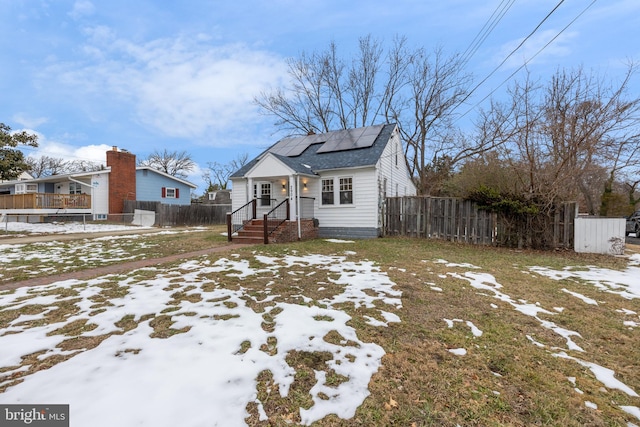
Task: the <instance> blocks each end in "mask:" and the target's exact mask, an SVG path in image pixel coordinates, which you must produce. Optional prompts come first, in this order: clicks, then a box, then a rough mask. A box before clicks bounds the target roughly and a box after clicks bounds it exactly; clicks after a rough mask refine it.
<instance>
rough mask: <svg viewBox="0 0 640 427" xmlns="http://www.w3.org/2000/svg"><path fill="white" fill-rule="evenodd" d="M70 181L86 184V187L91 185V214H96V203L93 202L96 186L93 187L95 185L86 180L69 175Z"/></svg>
mask: <svg viewBox="0 0 640 427" xmlns="http://www.w3.org/2000/svg"><path fill="white" fill-rule="evenodd" d="M92 176H93V175H92ZM69 181H71V182H75V183H76V184H80V185H84V186H85V187H89V188H90V189H91V215H94V214H95V212H94V204H93V199H94V194H93V189H94V187H93V185H91V184H87V183H86V182H82V181H79V180H77V179H75V178H73V177H71V176H70V177H69ZM94 218H95V217H94Z"/></svg>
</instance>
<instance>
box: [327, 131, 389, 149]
mask: <svg viewBox="0 0 640 427" xmlns="http://www.w3.org/2000/svg"><path fill="white" fill-rule="evenodd" d="M383 126H384V125H378V126H369V127H365V128H358V129H348V130H341V131H337V132H333V133H332V134H331V136H330V137H329V139H327V141H326V142H325V143H324V144H323V145H322V147H320V149H319V150H318V153H331V152H334V151H346V150H353V149H356V148H366V147H371V146H372V145H373V143H374V142H375V141H376V138H377V137H378V135H379V134H380V131H381V130H382V128H383Z"/></svg>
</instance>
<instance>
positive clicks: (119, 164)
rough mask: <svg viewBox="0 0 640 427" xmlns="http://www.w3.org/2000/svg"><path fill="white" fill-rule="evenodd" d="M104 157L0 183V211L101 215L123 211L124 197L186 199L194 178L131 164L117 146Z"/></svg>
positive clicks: (133, 161)
mask: <svg viewBox="0 0 640 427" xmlns="http://www.w3.org/2000/svg"><path fill="white" fill-rule="evenodd" d="M106 157H107V167H106V168H105V169H103V170H98V171H89V172H78V173H72V174H64V175H52V176H48V177H44V178H34V179H27V180H16V181H7V182H2V183H0V214H21V215H35V216H39V217H43V216H46V215H52V214H91V215H92V216H93V218H94V219H106V218H107V217H108V215H111V214H113V215H115V214H121V213H123V210H124V201H125V200H140V201H157V202H162V203H164V204H179V205H189V204H190V203H191V190H192V189H194V188H196V186H195V185H194V184H192V183H190V182H188V181H185V180H183V179H180V178H176V177H174V176H171V175H168V174H166V173H164V172H160V171H158V170H155V169H152V168H149V167H136V156H135V155H134V154H131V153H129V152H127V151H125V150H118V148H117V147H113V149H112V150H109V151H107V153H106Z"/></svg>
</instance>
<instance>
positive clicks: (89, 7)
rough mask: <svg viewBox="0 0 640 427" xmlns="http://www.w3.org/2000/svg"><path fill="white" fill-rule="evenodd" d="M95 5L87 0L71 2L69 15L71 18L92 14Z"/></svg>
mask: <svg viewBox="0 0 640 427" xmlns="http://www.w3.org/2000/svg"><path fill="white" fill-rule="evenodd" d="M95 9H96V8H95V6H94V5H93V3H91V2H90V1H88V0H78V1H76V2H75V3H74V4H73V8H72V9H71V12H69V16H71V17H72V18H73V19H80V18H82V17H83V16H88V15H93V13H94V12H95Z"/></svg>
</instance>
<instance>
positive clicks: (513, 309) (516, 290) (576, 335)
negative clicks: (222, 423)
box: [0, 229, 640, 426]
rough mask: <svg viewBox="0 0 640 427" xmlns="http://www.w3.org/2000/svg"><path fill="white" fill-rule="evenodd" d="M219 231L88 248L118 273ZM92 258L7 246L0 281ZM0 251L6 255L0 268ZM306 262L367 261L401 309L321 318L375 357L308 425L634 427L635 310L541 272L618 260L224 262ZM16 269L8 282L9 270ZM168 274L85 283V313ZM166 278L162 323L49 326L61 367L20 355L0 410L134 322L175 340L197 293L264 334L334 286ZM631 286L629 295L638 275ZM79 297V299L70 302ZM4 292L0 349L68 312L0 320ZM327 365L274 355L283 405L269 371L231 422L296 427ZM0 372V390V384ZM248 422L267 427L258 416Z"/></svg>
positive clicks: (363, 252)
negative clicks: (282, 364)
mask: <svg viewBox="0 0 640 427" xmlns="http://www.w3.org/2000/svg"><path fill="white" fill-rule="evenodd" d="M220 231H222V230H218V229H214V230H208V231H205V232H196V233H178V234H160V235H155V234H149V235H145V236H140V237H138V238H135V239H133V238H132V239H129V240H127V239H124V238H123V239H118V240H113V241H102V243H99V245H102V247H103V254H104V256H103V259H111V261H109V262H122V260H126V259H128V257H131V256H134V257H140V256H141V257H155V256H162V255H167V254H170V253H177V252H180V251H188V250H196V249H201V248H204V247H206V246H207V245H217V244H224V242H225V240H224V239H225V238H224V237H222V236H220V234H219V232H220ZM95 244H97V243H96V242H93V241H77V242H65V243H64V244H59V245H51V246H38V245H27V246H25V247H23V248H21V251H24V252H22V253H23V255H22V256H21V257H20V256H16V261H15V264H14V262H9V263H7V264H5V267H9V268H8V269H7V268H5V269H4V270H3V272H2V274H3V276H2V277H0V279H1V280H17V279H20V278H24V277H26V276H28V275H29V271H30V270H31V271H39V273H37V274H52V272H61V271H66V270H65V268H71V267H68V266H73V267H72V268H83V267H82V266H83V265H86V266H87V267H86V268H89V267H90V266H91V265H95V264H83V262H82V258H81V257H83V256H86V253H87V252H88V251H89V252H91V251H95V250H96V247H94V246H83V248H84V250H79V249H78V246H79V245H95ZM61 245H66V246H64V251H65V253H67V254H68V256H67V257H65V263H57V262H53V261H44V262H42V261H41V262H35V261H29V260H28V259H27V258H30V257H29V256H26V255H24V254H40V255H41V256H40V258H39V259H40V260H42V259H45V258H44V254H46V253H49V252H47V251H51V253H54V254H55V253H58V254H59V253H60V252H57V251H59V250H60V246H61ZM114 245H117V246H118V247H117V248H115V247H114ZM107 247H109V248H111V249H107ZM87 248H88V249H87ZM76 249H78V250H76ZM12 250H13V249H10V248H5V249H3V250H2V251H0V255H3V253H4V254H6V253H9V252H11V251H12ZM16 251H17V249H16ZM16 253H17V252H16ZM116 254H117V256H116ZM307 254H313V255H327V256H334V255H336V254H338V255H341V256H344V257H345V260H346V261H349V262H359V263H364V262H372V263H373V265H375V266H376V267H377V268H379V270H380V271H381V272H382V273H384V274H386V275H387V276H388V278H389V279H390V280H391V281H392V282H394V283H395V286H394V289H395V290H397V291H401V292H402V296H401V303H402V306H401V307H395V308H394V309H390V308H389V307H387V306H386V304H383V303H382V302H381V301H380V300H379V299H374V302H373V305H374V306H372V307H368V306H366V305H361V304H353V303H350V302H348V301H345V302H341V303H339V304H336V305H335V306H333V308H339V309H340V310H342V311H343V312H345V313H346V314H348V315H349V316H350V320H348V322H347V325H348V326H349V327H351V328H353V329H354V330H355V331H356V333H357V338H358V340H360V342H362V343H375V344H377V345H378V346H380V347H382V349H384V352H385V355H384V356H382V359H381V366H380V367H379V369H378V370H377V372H376V373H375V374H374V375H373V376H372V377H371V380H370V382H369V386H368V390H369V392H370V395H369V396H368V397H367V398H366V399H364V402H363V403H362V404H361V405H360V406H359V407H358V409H357V411H356V412H355V415H354V416H353V417H351V418H350V419H346V420H345V419H340V418H338V417H337V416H335V415H329V416H327V417H324V418H323V419H321V420H320V421H317V422H316V423H314V424H313V425H318V426H353V425H363V426H372V425H373V426H389V425H399V426H414V425H415V426H456V425H461V426H505V425H506V426H509V425H511V426H529V425H549V426H585V425H589V426H625V425H632V424H628V423H635V424H639V425H640V420H639V419H637V418H636V417H635V416H633V412H634V409H633V408H636V409H637V408H638V407H640V398H639V397H637V396H635V395H633V393H634V392H633V391H634V390H635V391H638V392H640V369H639V368H638V360H640V335H639V334H640V318H639V316H638V313H640V298H629V295H621V294H620V293H619V291H620V290H621V289H620V288H616V287H615V286H608V285H602V283H600V285H599V286H596V285H594V284H593V283H590V282H588V280H585V279H580V278H578V277H577V275H571V274H566V277H565V278H560V279H559V278H558V277H555V278H554V277H553V273H552V272H553V271H560V272H562V271H564V272H566V271H568V270H566V267H571V270H570V271H574V272H583V273H586V272H589V271H592V270H593V269H594V268H595V267H596V266H597V267H598V268H600V269H604V270H601V271H600V273H604V277H607V274H608V276H610V277H613V276H614V274H615V273H617V272H623V271H626V269H628V268H634V267H629V264H628V260H627V259H624V258H616V257H608V256H595V255H580V254H575V253H573V252H569V251H566V252H565V251H557V252H535V251H516V250H507V249H497V248H487V247H473V246H466V245H459V244H453V243H449V242H440V241H429V240H416V239H401V238H398V239H396V238H384V239H375V240H364V241H355V242H350V243H340V242H330V241H326V240H322V239H318V240H313V241H306V242H298V243H293V244H286V245H269V246H262V245H260V246H247V247H245V248H242V249H240V250H236V251H234V252H233V254H232V259H234V260H236V261H239V260H242V261H246V265H247V266H250V267H251V268H254V269H256V270H257V271H259V270H260V269H261V268H264V265H263V262H262V261H261V260H263V259H268V258H273V259H282V258H283V257H286V256H291V255H296V256H302V255H307ZM222 257H230V254H228V253H227V254H219V255H218V254H216V255H211V256H209V257H208V259H207V260H205V261H202V260H200V261H199V262H209V263H215V262H216V261H217V260H219V259H220V258H222ZM36 258H37V257H34V258H31V260H33V259H36ZM116 258H118V259H119V260H116ZM133 259H135V258H133ZM100 262H101V261H96V263H100ZM18 266H19V267H20V268H15V269H13V267H18ZM533 267H544V268H546V269H547V270H537V269H534V268H533ZM179 268H183V269H184V268H185V267H179V263H176V264H172V265H167V266H163V267H162V269H160V270H158V269H151V270H142V271H137V272H132V273H131V274H129V275H126V276H123V277H113V278H109V279H108V280H104V281H103V282H101V283H100V285H99V286H100V287H101V288H102V289H103V291H102V292H100V294H98V295H94V296H93V297H92V300H91V301H92V303H93V304H94V307H93V308H92V310H94V312H95V313H96V314H99V313H102V312H104V311H108V310H109V308H110V304H111V305H113V301H115V300H114V298H122V297H123V293H124V294H126V293H127V289H126V288H123V287H122V283H124V282H126V283H127V286H131V287H132V288H133V287H134V286H135V285H136V284H145V286H147V285H146V284H147V283H150V282H151V281H152V280H154V277H156V276H157V275H158V274H160V273H159V271H178V269H179ZM545 271H546V272H547V273H549V274H545ZM549 271H551V272H549ZM635 271H636V272H639V271H640V269H637V268H636V270H635ZM607 272H608V273H607ZM167 274H168V273H167ZM172 274H173V273H172ZM184 274H185V275H186V274H187V273H186V272H185V273H184ZM270 274H271V273H270ZM171 277H173V278H172V279H171V281H172V283H174V284H175V291H174V292H173V293H172V296H171V298H172V300H171V301H170V303H169V304H168V305H167V306H166V308H164V309H163V310H162V311H153V310H152V308H149V312H148V313H145V314H143V315H141V316H124V317H122V318H120V319H119V320H118V322H115V324H116V325H117V326H118V328H119V329H118V330H113V331H110V332H108V333H105V334H102V335H95V336H93V337H91V338H86V337H83V336H82V331H84V330H91V329H93V328H95V325H93V326H92V325H91V318H90V317H89V318H83V319H78V320H76V321H74V322H70V323H66V324H65V326H64V328H60V329H58V330H56V331H55V332H52V334H57V335H60V336H63V337H64V340H63V341H62V342H61V343H60V344H58V346H59V348H60V349H62V350H64V351H63V352H60V354H57V355H55V356H52V357H49V358H39V356H41V355H42V352H40V353H34V354H28V355H22V356H23V357H22V362H21V365H20V366H16V365H11V366H4V367H2V366H0V401H2V393H3V392H6V393H8V392H9V391H11V388H12V387H14V386H15V387H16V388H18V387H19V384H20V382H21V381H22V380H23V379H25V378H26V377H27V376H28V375H31V374H33V373H35V372H37V371H39V370H44V369H48V368H50V367H51V366H55V365H57V364H59V363H63V362H64V361H65V360H69V359H72V358H74V357H76V356H77V355H78V354H79V353H78V352H74V350H78V351H79V352H82V351H89V350H90V349H92V348H96V347H98V346H100V345H101V344H102V343H103V341H105V340H107V339H108V338H109V337H111V336H114V335H118V334H126V333H127V332H128V331H132V330H135V329H136V328H139V327H141V326H142V325H143V324H148V326H149V328H150V330H151V333H150V335H151V337H153V338H158V339H164V340H171V339H172V337H176V336H180V335H181V334H185V333H188V331H189V328H187V327H182V326H181V325H178V324H176V323H175V322H176V320H175V318H174V317H173V315H174V314H175V313H177V311H178V310H179V308H180V307H183V306H186V305H188V304H195V303H202V302H203V301H202V299H201V297H200V294H198V292H196V291H199V290H198V289H196V288H198V286H200V289H201V290H202V291H203V292H207V291H212V290H213V289H214V288H215V289H216V290H221V289H225V290H229V291H234V292H235V291H237V290H239V289H241V290H242V292H243V294H242V295H243V296H242V297H241V300H242V302H243V304H246V306H247V307H248V308H249V309H251V310H254V311H255V312H259V313H261V315H262V318H263V319H264V321H263V323H262V326H261V328H262V329H263V330H264V331H267V332H268V331H269V329H270V328H274V327H275V326H274V325H276V324H277V319H278V316H279V315H280V313H281V311H280V310H279V309H278V304H284V303H286V304H300V305H304V306H311V307H313V306H317V307H319V308H321V309H326V308H327V303H326V301H327V300H328V298H329V297H330V296H331V295H332V294H333V293H335V292H336V291H337V287H338V285H337V284H335V283H334V281H335V278H336V276H335V272H332V271H330V270H327V271H325V270H323V269H322V268H318V267H317V266H313V265H290V266H288V267H282V268H281V269H280V271H279V274H278V275H277V277H275V278H274V277H272V276H268V277H267V276H264V275H261V274H255V275H253V276H247V277H243V276H241V275H230V274H222V273H215V272H209V273H207V274H206V282H205V281H203V280H204V279H203V278H204V277H205V276H202V277H201V278H200V279H198V280H201V284H200V285H189V286H185V285H184V283H182V282H181V276H180V275H177V274H175V275H173V276H171ZM636 277H639V278H638V280H639V281H640V276H636ZM332 280H333V281H332ZM0 283H1V282H0ZM319 283H322V284H324V285H323V286H319V285H318V284H319ZM74 286H76V285H74ZM81 286H82V285H78V289H80V288H81ZM170 286H172V285H169V287H170ZM265 286H269V288H270V290H271V292H272V295H273V300H272V301H270V302H268V303H266V305H265V303H263V302H260V303H258V302H256V301H258V300H259V299H256V298H253V297H252V296H256V295H261V292H263V291H264V289H265ZM48 292H55V291H52V290H49V291H48ZM60 292H62V291H60ZM65 292H70V293H71V294H73V292H78V290H77V289H76V288H75V287H72V288H68V289H67V290H66V291H65ZM366 292H367V293H368V294H369V295H370V296H371V297H375V296H379V295H377V294H376V291H375V290H371V289H369V290H367V291H366ZM9 294H10V293H9V292H4V293H3V292H0V328H2V329H0V343H1V340H2V336H3V333H2V330H3V329H5V328H8V327H9V326H14V325H13V324H12V322H14V321H15V320H16V319H17V318H18V317H19V316H20V315H27V314H37V313H46V315H44V316H42V317H39V318H38V319H37V320H34V321H33V325H28V326H29V327H31V326H33V327H41V326H43V325H46V324H47V323H49V324H54V323H56V322H60V321H61V320H60V319H64V318H69V317H70V316H74V315H76V314H77V313H78V309H77V306H76V305H75V299H73V298H72V299H71V300H70V302H71V303H69V304H66V305H65V304H59V306H58V307H56V308H55V309H51V307H49V308H47V307H42V306H39V305H38V304H37V303H33V304H26V305H25V304H23V305H22V306H21V308H20V309H19V310H17V309H12V308H11V307H10V306H7V307H2V305H1V304H2V302H1V301H2V299H1V297H2V296H3V295H9ZM625 296H626V297H625ZM71 297H75V295H71ZM225 301H226V302H225V304H227V305H228V306H229V307H228V308H229V309H233V308H235V307H236V305H237V304H236V303H233V304H232V303H231V302H230V301H231V300H225ZM260 301H266V300H260ZM223 302H224V301H223ZM181 304H182V305H181ZM234 304H236V305H234ZM267 307H268V309H267ZM271 309H272V311H269V310H271ZM143 311H144V310H143ZM385 312H392V313H393V314H395V315H397V316H399V319H400V322H393V321H391V322H385V318H384V316H382V315H381V313H385ZM187 314H189V313H187ZM192 316H193V314H192ZM229 316H230V317H229V318H232V317H233V315H232V314H229ZM223 317H224V315H223V316H222V318H223ZM223 320H224V319H223ZM316 320H323V319H322V318H319V319H316ZM386 320H388V319H386ZM376 322H377V323H376ZM381 323H385V324H386V326H381V325H380V324H381ZM324 340H325V341H327V342H333V343H339V344H340V345H344V346H347V347H348V346H349V345H351V346H354V345H355V344H357V343H355V344H354V343H353V342H351V343H349V342H345V340H344V337H343V336H342V337H341V336H340V335H339V334H337V333H336V334H332V333H328V334H327V335H325V336H324ZM245 344H246V345H245ZM272 344H273V345H272ZM250 346H251V342H250V341H249V340H247V341H245V342H244V343H243V345H242V346H241V347H240V349H239V350H238V352H239V353H243V352H246V351H250V350H249V349H250ZM276 348H277V346H276V343H270V342H265V343H264V347H263V348H261V350H262V351H263V352H265V353H266V354H269V353H273V352H274V351H276ZM130 350H131V352H132V353H135V352H136V351H139V349H135V348H132V349H130ZM2 351H6V350H4V349H3V350H2ZM143 353H144V351H143ZM129 357H133V356H131V355H129ZM330 359H331V355H330V354H326V353H324V352H306V351H290V352H288V354H287V355H286V357H285V360H286V363H287V364H288V365H289V366H290V367H292V368H293V369H295V378H294V381H293V383H292V384H291V388H290V391H289V393H288V395H287V396H286V397H282V396H281V395H280V394H279V393H276V392H274V389H275V388H276V386H277V384H276V383H275V380H274V377H273V375H272V374H271V373H270V372H269V371H263V372H261V373H260V375H259V376H258V377H257V379H256V380H257V384H256V393H257V399H259V401H260V402H261V404H262V407H260V408H259V407H258V406H256V404H255V403H253V402H250V403H248V404H247V405H246V410H247V411H248V413H249V414H250V416H249V417H248V418H246V419H245V420H244V421H245V422H246V423H247V424H248V425H282V426H285V425H290V424H291V423H298V422H300V421H301V418H300V408H307V409H308V408H310V407H311V406H313V400H312V399H311V395H310V390H311V389H312V387H313V386H314V384H315V383H316V380H315V378H316V377H315V375H316V373H317V372H318V371H323V370H324V371H326V374H327V376H328V378H327V384H328V385H329V386H332V385H331V384H333V386H334V387H338V385H339V384H341V383H344V382H346V381H347V380H348V378H346V377H345V376H344V375H342V374H338V373H336V372H335V371H333V370H331V369H328V368H327V361H328V360H330ZM20 368H22V369H23V370H21V369H20ZM605 368H606V369H610V370H612V371H614V376H613V377H611V378H613V380H612V379H611V378H610V379H609V380H607V379H606V378H605V377H604V376H603V370H604V369H605ZM3 373H4V375H5V377H3ZM9 373H11V376H10V377H7V376H8V375H9ZM603 378H605V379H603ZM616 381H617V382H616ZM625 387H626V388H625ZM630 391H631V392H630ZM623 408H626V410H625V409H623ZM261 411H264V413H266V415H267V416H268V420H265V419H264V417H262V416H261V413H262V412H261ZM185 425H188V424H185Z"/></svg>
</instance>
